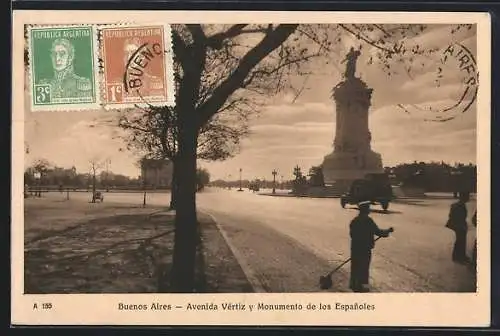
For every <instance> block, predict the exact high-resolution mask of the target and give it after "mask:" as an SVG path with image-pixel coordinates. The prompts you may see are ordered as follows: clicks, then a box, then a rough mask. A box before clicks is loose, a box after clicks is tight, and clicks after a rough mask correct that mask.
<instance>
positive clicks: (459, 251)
mask: <svg viewBox="0 0 500 336" xmlns="http://www.w3.org/2000/svg"><path fill="white" fill-rule="evenodd" d="M468 201H469V193H468V192H460V194H459V196H458V202H455V203H453V204H452V205H451V207H450V214H449V216H448V222H447V224H446V226H447V227H448V228H449V229H451V230H453V231H454V232H455V244H454V245H453V253H452V260H453V261H454V262H457V263H460V264H466V263H468V262H469V258H467V254H466V245H467V229H468V228H467V206H466V203H467V202H468Z"/></svg>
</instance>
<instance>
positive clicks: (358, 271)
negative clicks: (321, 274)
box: [349, 201, 394, 292]
mask: <svg viewBox="0 0 500 336" xmlns="http://www.w3.org/2000/svg"><path fill="white" fill-rule="evenodd" d="M358 209H359V214H358V216H356V217H355V218H354V219H353V220H352V221H351V224H350V227H349V230H350V235H351V279H350V284H349V287H350V288H351V290H352V291H353V292H369V291H370V290H369V287H368V284H369V281H368V278H369V269H370V261H371V257H372V249H373V247H374V245H375V239H374V236H379V237H388V236H389V234H390V233H391V232H393V231H394V229H393V228H392V227H391V228H389V229H386V230H383V229H380V228H379V227H378V226H377V224H375V222H374V221H373V219H372V218H371V217H370V216H369V214H370V201H366V202H360V203H358Z"/></svg>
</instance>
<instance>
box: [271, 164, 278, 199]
mask: <svg viewBox="0 0 500 336" xmlns="http://www.w3.org/2000/svg"><path fill="white" fill-rule="evenodd" d="M272 174H273V194H276V175H278V172H277V171H276V169H274V170H273V172H272Z"/></svg>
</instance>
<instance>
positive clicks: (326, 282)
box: [319, 228, 393, 289]
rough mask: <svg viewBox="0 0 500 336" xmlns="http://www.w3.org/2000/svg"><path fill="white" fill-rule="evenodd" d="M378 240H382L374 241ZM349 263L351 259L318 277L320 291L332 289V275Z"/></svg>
mask: <svg viewBox="0 0 500 336" xmlns="http://www.w3.org/2000/svg"><path fill="white" fill-rule="evenodd" d="M391 229H392V228H391ZM392 231H393V230H391V231H390V232H392ZM380 238H382V236H379V237H377V239H375V241H377V240H379V239H380ZM349 261H351V258H349V259H347V260H345V261H344V262H342V264H340V265H339V266H337V267H336V268H335V269H334V270H333V271H331V272H330V273H328V274H326V275H322V276H320V277H319V287H320V288H321V289H330V288H332V285H333V281H332V274H333V273H335V272H337V271H338V270H339V269H341V268H342V266H344V265H345V264H347V263H348V262H349Z"/></svg>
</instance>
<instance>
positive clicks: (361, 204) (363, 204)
mask: <svg viewBox="0 0 500 336" xmlns="http://www.w3.org/2000/svg"><path fill="white" fill-rule="evenodd" d="M370 204H372V202H370V201H363V202H359V203H358V208H359V209H362V208H363V209H366V208H369V207H370Z"/></svg>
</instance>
